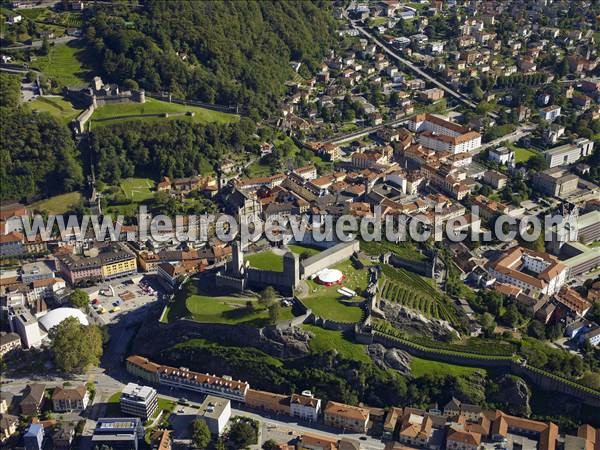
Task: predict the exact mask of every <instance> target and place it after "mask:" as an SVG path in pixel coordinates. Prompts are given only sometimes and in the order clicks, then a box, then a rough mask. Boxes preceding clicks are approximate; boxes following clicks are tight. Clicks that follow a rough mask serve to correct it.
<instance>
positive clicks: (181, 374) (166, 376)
mask: <svg viewBox="0 0 600 450" xmlns="http://www.w3.org/2000/svg"><path fill="white" fill-rule="evenodd" d="M158 380H159V381H158V382H159V383H160V384H163V385H166V386H172V387H175V388H180V389H189V390H193V391H196V392H200V393H202V394H211V395H216V396H218V397H224V398H228V399H230V400H234V401H244V399H245V397H246V393H247V392H248V389H249V387H250V386H249V385H248V383H246V382H243V381H235V380H232V379H231V377H218V376H216V375H209V374H204V373H198V372H192V371H190V370H189V369H187V368H185V367H180V368H178V369H176V368H174V367H168V366H161V367H160V369H159V370H158ZM319 402H320V400H319Z"/></svg>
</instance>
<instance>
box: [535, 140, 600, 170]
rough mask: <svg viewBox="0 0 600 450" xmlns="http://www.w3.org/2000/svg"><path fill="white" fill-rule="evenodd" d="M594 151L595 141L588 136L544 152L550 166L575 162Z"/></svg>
mask: <svg viewBox="0 0 600 450" xmlns="http://www.w3.org/2000/svg"><path fill="white" fill-rule="evenodd" d="M593 151H594V143H593V142H592V141H590V140H589V139H586V138H580V139H577V140H576V141H575V142H574V143H572V144H565V145H561V146H559V147H555V148H551V149H550V150H546V151H545V152H544V158H545V159H546V161H547V162H548V165H549V167H550V168H553V167H558V166H566V165H568V164H574V163H576V162H577V161H579V159H581V158H584V157H586V156H589V155H591V154H592V152H593Z"/></svg>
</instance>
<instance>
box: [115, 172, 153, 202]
mask: <svg viewBox="0 0 600 450" xmlns="http://www.w3.org/2000/svg"><path fill="white" fill-rule="evenodd" d="M120 186H121V189H122V190H123V193H124V194H125V196H126V197H127V198H128V199H129V200H131V201H132V202H143V201H145V200H148V199H150V198H152V197H153V196H154V193H153V192H152V191H151V189H153V188H154V181H152V180H151V179H150V178H126V179H124V180H121V183H120Z"/></svg>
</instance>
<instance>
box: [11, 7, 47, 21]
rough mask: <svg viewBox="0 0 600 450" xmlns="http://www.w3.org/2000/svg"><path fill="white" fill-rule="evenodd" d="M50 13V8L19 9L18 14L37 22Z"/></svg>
mask: <svg viewBox="0 0 600 450" xmlns="http://www.w3.org/2000/svg"><path fill="white" fill-rule="evenodd" d="M48 11H49V10H48V8H24V9H19V10H18V13H19V14H20V15H22V16H23V17H26V18H27V19H31V20H36V19H37V18H38V17H39V16H40V15H41V14H42V13H46V12H48Z"/></svg>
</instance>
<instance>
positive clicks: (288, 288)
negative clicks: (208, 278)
mask: <svg viewBox="0 0 600 450" xmlns="http://www.w3.org/2000/svg"><path fill="white" fill-rule="evenodd" d="M299 281H300V260H299V258H298V255H296V254H294V253H292V252H287V253H285V254H284V255H283V272H276V271H274V270H264V269H256V268H254V267H250V266H249V264H248V263H245V262H244V252H243V251H242V246H241V244H240V243H239V242H234V243H233V244H232V254H231V263H227V265H226V266H225V269H224V270H222V271H219V272H217V274H216V278H215V284H216V286H217V287H224V288H229V289H234V290H236V291H240V292H241V291H244V290H245V289H248V288H250V287H252V288H263V287H266V286H273V287H275V288H277V289H278V290H280V291H282V292H290V293H293V292H294V289H295V288H296V286H298V283H299Z"/></svg>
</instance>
